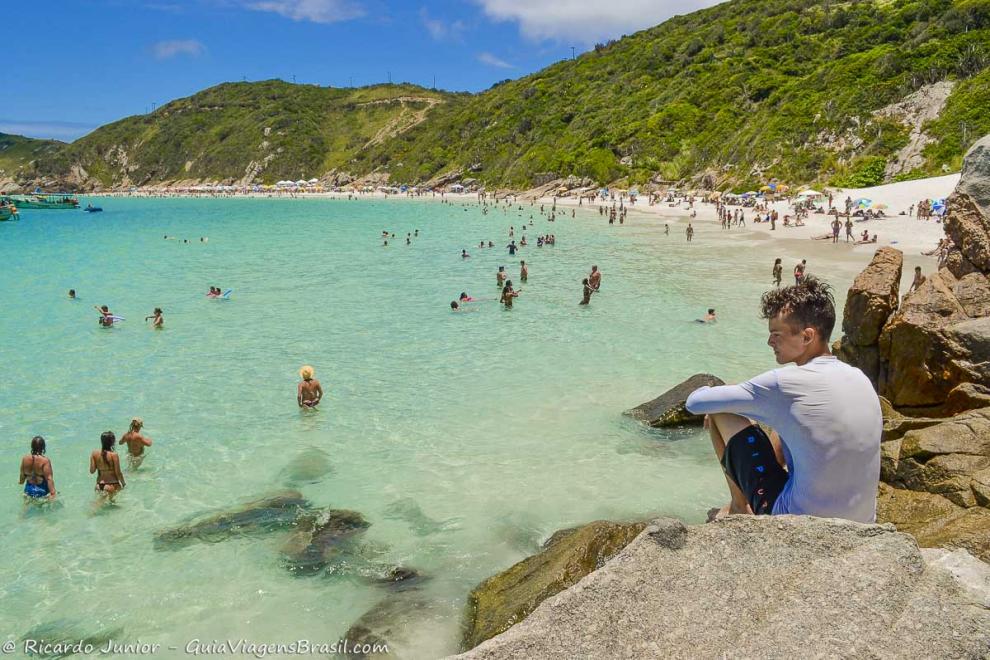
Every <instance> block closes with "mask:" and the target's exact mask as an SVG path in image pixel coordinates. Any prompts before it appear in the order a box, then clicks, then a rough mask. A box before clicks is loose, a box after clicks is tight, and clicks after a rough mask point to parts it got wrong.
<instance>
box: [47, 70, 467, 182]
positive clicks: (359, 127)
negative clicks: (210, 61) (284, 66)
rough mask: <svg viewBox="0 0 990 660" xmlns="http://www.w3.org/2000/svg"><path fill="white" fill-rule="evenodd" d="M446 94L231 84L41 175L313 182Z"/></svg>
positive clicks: (140, 122) (126, 125) (66, 153)
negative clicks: (303, 179)
mask: <svg viewBox="0 0 990 660" xmlns="http://www.w3.org/2000/svg"><path fill="white" fill-rule="evenodd" d="M449 98H454V96H453V95H449V94H444V93H439V92H435V91H431V90H427V89H423V88H421V87H416V86H414V85H378V86H374V87H364V88H358V89H333V88H325V87H317V86H313V85H293V84H289V83H285V82H282V81H278V80H269V81H265V82H259V83H226V84H222V85H218V86H216V87H211V88H209V89H206V90H204V91H202V92H199V93H198V94H195V95H193V96H190V97H188V98H184V99H179V100H176V101H172V102H171V103H168V104H167V105H164V106H162V107H161V108H158V109H157V110H156V111H155V112H153V113H151V114H147V115H139V116H134V117H128V118H126V119H122V120H120V121H117V122H114V123H112V124H108V125H106V126H102V127H100V128H98V129H97V130H95V131H93V132H92V133H90V134H89V135H87V136H85V137H83V138H80V139H79V140H76V141H75V142H73V143H72V144H70V145H67V146H66V147H65V148H63V149H61V150H60V151H58V152H57V153H55V154H51V155H49V156H47V157H43V158H39V159H38V160H37V161H36V163H35V167H36V174H37V175H39V176H44V177H54V178H57V179H60V180H63V181H66V182H67V183H69V184H75V185H77V186H83V187H86V186H126V185H143V184H148V183H156V182H161V181H171V182H174V181H180V180H214V181H249V182H250V181H256V182H263V183H273V182H275V181H277V180H279V179H287V178H288V179H293V180H295V179H298V178H300V177H306V178H310V177H313V176H320V175H322V174H323V173H325V172H327V171H329V170H332V169H334V168H338V169H341V168H343V169H346V168H347V166H348V165H349V164H350V161H351V159H352V158H353V157H354V156H355V155H356V154H357V153H359V152H360V151H361V150H362V149H365V148H368V147H370V146H371V145H375V144H387V143H388V142H389V141H390V140H391V139H392V137H393V136H394V135H395V134H398V133H401V132H402V131H405V130H408V129H409V128H410V127H411V126H414V125H415V124H416V123H418V122H419V121H422V119H423V118H425V117H426V116H427V115H428V114H429V112H430V110H431V109H432V108H433V107H434V106H436V105H438V104H440V103H443V102H444V101H446V100H447V99H449ZM78 168H82V170H83V171H84V173H80V172H79V170H78Z"/></svg>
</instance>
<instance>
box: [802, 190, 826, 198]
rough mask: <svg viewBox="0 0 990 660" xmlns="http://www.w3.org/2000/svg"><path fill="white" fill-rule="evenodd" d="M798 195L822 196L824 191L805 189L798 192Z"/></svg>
mask: <svg viewBox="0 0 990 660" xmlns="http://www.w3.org/2000/svg"><path fill="white" fill-rule="evenodd" d="M798 197H822V193H820V192H818V191H817V190H811V189H809V190H804V191H802V192H799V193H798Z"/></svg>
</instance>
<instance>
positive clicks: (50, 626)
mask: <svg viewBox="0 0 990 660" xmlns="http://www.w3.org/2000/svg"><path fill="white" fill-rule="evenodd" d="M123 636H124V629H123V628H119V627H118V628H112V629H106V630H104V629H97V628H96V626H93V625H92V624H90V623H89V622H87V621H73V620H69V619H59V620H56V621H51V622H49V623H42V624H40V625H37V626H35V627H34V628H31V629H30V630H28V631H27V632H26V633H24V635H23V636H21V639H20V644H18V648H19V649H22V650H26V651H27V653H26V654H25V655H28V656H30V657H36V658H68V657H69V656H72V655H94V654H93V653H87V652H86V648H87V647H89V646H91V647H92V648H93V649H94V650H96V651H98V650H99V649H101V648H103V647H105V646H106V645H107V642H109V641H111V640H113V641H115V642H122V641H123V639H122V638H123ZM32 643H35V644H32ZM42 643H44V645H45V646H42V645H41V644H42ZM33 649H37V650H34V651H33Z"/></svg>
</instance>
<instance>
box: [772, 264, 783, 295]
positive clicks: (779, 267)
mask: <svg viewBox="0 0 990 660" xmlns="http://www.w3.org/2000/svg"><path fill="white" fill-rule="evenodd" d="M783 277H784V265H783V264H782V263H780V257H777V258H776V259H775V260H774V262H773V282H774V284H776V285H777V288H780V281H781V280H782V279H783Z"/></svg>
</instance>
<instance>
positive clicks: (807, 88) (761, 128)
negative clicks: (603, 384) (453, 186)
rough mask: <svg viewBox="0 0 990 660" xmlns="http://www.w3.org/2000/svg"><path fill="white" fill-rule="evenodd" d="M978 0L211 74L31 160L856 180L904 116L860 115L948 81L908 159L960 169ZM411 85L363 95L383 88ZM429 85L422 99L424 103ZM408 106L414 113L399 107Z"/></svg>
mask: <svg viewBox="0 0 990 660" xmlns="http://www.w3.org/2000/svg"><path fill="white" fill-rule="evenodd" d="M988 64H990V0H851V1H846V2H835V1H833V0H731V1H730V2H726V3H724V4H721V5H717V6H715V7H711V8H709V9H705V10H702V11H698V12H695V13H692V14H689V15H687V16H680V17H676V18H673V19H671V20H669V21H667V22H665V23H663V24H662V25H659V26H657V27H655V28H651V29H649V30H645V31H642V32H639V33H637V34H635V35H632V36H629V37H625V38H622V39H620V40H618V41H614V42H609V43H608V44H601V45H599V46H598V47H596V48H595V50H594V51H592V52H588V53H585V54H583V55H581V56H580V57H578V58H577V59H575V60H568V61H563V62H559V63H557V64H554V65H552V66H550V67H548V68H546V69H544V70H542V71H539V72H537V73H535V74H532V75H529V76H526V77H524V78H521V79H518V80H510V81H502V82H500V83H498V84H497V85H495V86H493V87H492V88H491V89H489V90H488V91H486V92H483V93H481V94H477V95H466V94H462V95H450V94H444V93H439V92H435V91H429V90H425V89H422V88H418V87H415V86H409V85H381V86H376V87H369V88H362V89H326V88H319V87H314V86H305V85H289V84H287V83H284V82H280V81H267V82H263V83H236V84H225V85H220V86H217V87H214V88H211V89H208V90H205V91H204V92H201V93H199V94H196V95H194V96H192V97H189V98H187V99H180V100H178V101H174V102H172V103H170V104H168V105H166V106H164V107H162V108H160V109H159V110H158V111H157V112H155V113H153V114H150V115H143V116H138V117H130V118H127V119H124V120H122V121H119V122H116V123H114V124H110V125H108V126H105V127H103V128H101V129H98V130H97V131H94V132H93V133H91V134H90V135H88V136H86V137H84V138H82V139H80V140H78V141H76V142H74V143H73V144H71V145H69V146H67V147H64V148H62V149H60V150H59V151H58V152H57V153H56V154H54V155H50V156H45V157H42V158H40V159H39V160H38V161H37V167H36V173H37V174H38V175H56V176H60V177H64V176H66V175H67V174H68V173H69V172H70V171H71V168H72V166H73V165H81V166H82V167H83V168H84V169H85V170H86V171H87V172H88V173H89V175H90V176H91V177H95V178H96V179H97V180H98V181H99V182H101V183H102V184H103V185H121V184H127V183H134V184H141V183H147V182H155V181H176V180H181V179H200V180H202V179H208V180H217V181H220V180H253V181H257V182H265V183H271V182H273V181H275V180H277V179H282V178H289V179H298V178H300V177H307V178H308V177H312V176H320V175H321V174H323V173H324V172H326V171H328V170H330V169H333V168H337V169H338V170H342V171H347V172H350V173H352V174H355V175H363V174H368V173H373V172H379V173H387V174H389V175H390V176H391V180H392V181H393V182H408V183H413V182H419V181H424V180H427V179H430V178H431V177H434V176H436V175H438V174H444V173H448V172H456V171H458V170H463V171H465V172H470V174H469V176H471V177H474V178H477V179H480V180H481V181H483V182H485V183H488V184H493V185H509V186H513V187H523V186H528V185H532V184H533V183H535V182H537V181H542V180H547V179H551V178H557V177H565V176H569V175H576V176H579V177H589V178H591V179H593V180H595V181H596V182H598V183H607V182H612V181H615V180H624V181H626V182H628V183H644V182H646V181H649V180H651V179H654V180H655V179H664V180H673V181H680V180H687V179H693V180H694V181H704V182H705V183H706V184H717V185H720V186H722V185H730V186H733V187H745V188H750V187H753V186H756V185H758V184H761V183H763V182H765V181H767V180H769V179H771V178H778V179H780V180H783V181H788V182H792V183H795V182H807V183H836V184H846V185H873V184H876V183H880V182H881V181H882V180H883V178H884V176H885V168H886V165H887V163H888V162H890V160H891V159H892V158H893V157H894V154H896V153H897V151H898V150H899V149H900V148H901V147H903V146H905V145H906V144H907V142H908V135H909V128H908V127H907V126H905V125H904V124H903V123H902V122H901V121H899V120H897V119H895V118H891V117H879V116H877V115H875V114H874V113H875V112H876V111H878V110H880V109H881V108H884V107H885V106H888V105H889V104H891V103H894V102H897V101H900V100H902V99H904V98H905V97H906V96H908V95H910V94H911V93H913V92H915V91H916V90H919V89H921V88H924V87H927V86H928V85H931V84H933V83H936V82H939V81H942V80H952V81H954V82H955V86H954V88H953V91H952V94H951V95H950V96H949V98H948V101H947V103H946V105H945V108H944V110H943V112H942V114H941V115H940V116H939V117H938V118H937V119H936V120H934V121H931V122H929V123H928V125H927V126H925V127H924V128H925V131H926V132H927V134H928V135H929V136H931V137H932V138H933V139H934V141H933V142H932V143H931V144H929V145H928V146H927V147H926V148H925V151H924V152H923V154H922V155H923V164H922V165H921V166H920V167H918V168H916V169H915V170H913V171H911V172H906V173H904V174H901V175H899V178H913V177H919V176H928V175H934V174H941V173H944V172H945V171H955V170H958V169H959V167H960V164H961V159H962V156H963V154H964V153H965V150H966V148H967V147H968V146H969V145H971V144H972V143H973V142H974V141H975V140H976V139H978V138H979V137H980V136H982V135H984V134H986V133H990V110H988V108H990V69H988ZM402 96H406V97H416V98H418V99H424V100H420V101H412V102H406V103H399V102H396V101H393V102H390V103H382V104H374V103H370V102H372V101H380V100H385V99H395V98H396V97H402ZM429 99H440V100H442V101H443V102H442V103H437V102H435V101H430V100H429ZM422 119H425V120H424V121H422V122H421V123H418V125H417V124H416V122H417V121H419V120H422Z"/></svg>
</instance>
